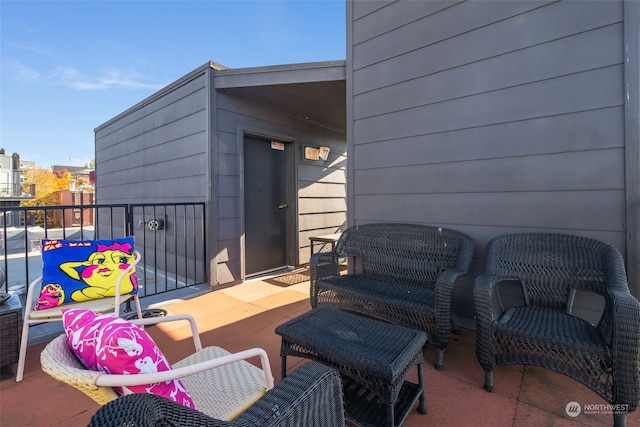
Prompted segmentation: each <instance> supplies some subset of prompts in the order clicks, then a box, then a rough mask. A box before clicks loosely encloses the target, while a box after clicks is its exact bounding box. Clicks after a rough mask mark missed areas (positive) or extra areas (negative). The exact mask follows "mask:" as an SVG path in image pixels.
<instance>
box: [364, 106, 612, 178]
mask: <svg viewBox="0 0 640 427" xmlns="http://www.w3.org/2000/svg"><path fill="white" fill-rule="evenodd" d="M623 114H624V111H623V108H622V107H620V106H617V107H611V108H604V109H598V110H590V111H580V112H577V113H570V114H562V115H558V116H550V117H540V118H534V119H529V120H521V121H517V122H507V123H499V124H495V125H486V126H480V127H473V128H467V129H456V130H454V131H446V132H439V133H432V134H427V135H417V136H412V137H405V138H397V139H396V138H394V139H389V140H385V141H376V142H371V143H359V144H358V145H357V146H356V147H355V152H354V156H353V157H354V158H353V159H352V160H353V161H354V164H355V169H357V170H360V169H369V168H380V167H396V166H397V167H400V166H409V165H417V164H433V163H440V162H453V161H464V160H480V159H495V158H499V157H519V156H530V155H540V154H554V153H562V152H570V151H582V150H598V149H609V148H622V147H623V146H624V126H623ZM612 123H619V125H618V126H611V124H612ZM425 147H428V148H429V149H428V150H425ZM407 153H411V157H410V158H408V156H407Z"/></svg>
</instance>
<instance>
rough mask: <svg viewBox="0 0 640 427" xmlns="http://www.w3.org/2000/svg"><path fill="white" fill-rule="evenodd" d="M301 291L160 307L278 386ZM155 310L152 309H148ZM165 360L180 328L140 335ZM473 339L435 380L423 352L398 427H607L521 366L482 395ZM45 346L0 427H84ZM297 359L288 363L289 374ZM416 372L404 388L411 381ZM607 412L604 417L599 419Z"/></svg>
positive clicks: (273, 285) (463, 337)
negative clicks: (256, 366) (246, 354)
mask: <svg viewBox="0 0 640 427" xmlns="http://www.w3.org/2000/svg"><path fill="white" fill-rule="evenodd" d="M308 296H309V284H308V282H301V283H297V284H290V285H287V286H283V280H280V281H278V280H276V281H275V282H274V280H272V279H269V280H267V279H265V280H254V281H249V282H245V283H243V284H240V285H237V286H234V287H230V288H226V289H221V290H217V291H214V292H210V293H207V294H205V295H200V296H197V297H195V298H192V299H187V300H182V301H179V302H172V304H167V305H164V306H163V308H165V309H167V310H168V311H169V312H170V313H190V314H192V315H193V316H195V318H196V320H197V322H198V327H199V329H200V333H201V336H202V343H203V345H205V346H206V345H217V346H221V347H224V348H226V349H227V350H229V351H231V352H234V351H240V350H243V349H246V348H250V347H262V348H264V349H265V350H266V351H267V353H268V355H269V358H270V361H271V367H272V372H273V375H274V377H275V378H276V382H277V381H279V379H280V372H279V369H280V368H279V367H280V356H279V352H280V337H279V336H278V335H276V334H275V332H274V329H275V327H276V326H278V325H279V324H281V323H283V322H285V321H286V320H288V319H291V318H293V317H295V316H297V315H299V314H301V313H303V312H305V311H308V310H309V309H310V305H309V302H308ZM155 306H158V304H156V305H155ZM148 331H149V333H150V334H151V335H152V337H153V338H154V339H155V340H156V342H157V343H158V345H159V346H160V348H162V349H163V351H164V352H165V355H166V357H167V359H169V361H170V362H175V361H176V360H179V359H181V358H183V357H185V356H186V355H188V354H190V353H191V352H192V351H193V348H192V343H191V341H190V337H189V330H188V328H187V327H186V326H177V327H176V326H174V327H170V326H169V327H168V326H165V325H160V326H154V327H151V328H148ZM474 340H475V333H474V331H471V330H468V329H462V331H461V333H460V334H459V335H455V334H454V335H453V339H452V342H451V343H450V344H449V347H448V348H447V350H446V351H445V359H444V361H445V367H444V370H443V371H437V370H435V369H434V368H433V360H434V351H433V348H432V347H427V348H426V349H425V351H424V353H425V364H424V366H425V369H424V380H425V386H426V399H427V407H428V413H427V414H426V415H421V414H419V413H418V412H417V410H414V411H412V413H411V414H410V415H409V417H408V419H407V421H406V422H405V424H404V425H405V426H407V427H418V426H425V425H429V426H467V425H474V426H517V427H520V426H552V425H553V426H577V425H580V426H606V425H611V424H612V416H611V415H610V414H608V413H599V414H584V413H582V414H580V415H578V416H577V417H576V418H570V417H569V416H568V415H567V414H566V412H565V407H566V405H567V404H568V403H569V402H572V401H575V402H578V403H579V404H580V405H582V406H583V407H584V405H606V402H605V401H604V400H603V399H602V398H600V397H599V396H597V395H596V394H595V393H593V392H592V391H591V390H589V389H587V388H586V387H584V386H582V385H581V384H579V383H578V382H576V381H573V380H571V379H569V378H567V377H565V376H563V375H561V374H557V373H555V372H552V371H549V370H544V369H540V368H536V367H524V366H521V365H515V366H508V367H503V368H499V369H497V370H496V371H495V374H494V378H495V391H494V392H493V393H487V392H486V391H484V389H483V388H482V381H483V372H482V369H481V368H480V365H479V364H478V362H477V360H476V357H475V341H474ZM44 345H45V344H36V345H33V346H30V347H29V349H28V352H27V361H26V368H25V378H24V381H22V382H21V383H16V382H15V380H14V376H13V374H14V373H15V368H16V365H15V364H14V365H12V366H9V367H6V368H5V369H4V371H3V376H2V381H0V425H1V426H3V427H9V426H70V427H73V426H85V425H86V424H87V422H88V421H89V419H90V418H91V415H93V413H94V412H95V411H96V410H97V409H98V405H97V404H96V403H95V402H93V401H92V400H91V399H90V398H89V397H87V396H86V395H84V394H82V393H81V392H79V391H77V390H75V389H74V388H72V387H70V386H68V385H66V384H63V383H60V382H57V381H55V380H53V379H52V378H50V377H49V376H47V375H46V374H44V373H43V372H42V370H41V369H40V362H39V357H40V352H41V351H42V348H43V347H44ZM301 363H305V360H303V359H296V358H292V357H290V358H289V360H288V367H289V371H293V370H295V369H297V368H298V367H299V366H300V364H301ZM415 376H416V372H415V370H414V371H413V372H412V373H410V374H409V377H408V379H409V380H411V381H416V378H415ZM603 412H606V411H603ZM627 422H628V425H629V426H632V425H640V412H639V411H636V412H634V413H632V414H631V415H629V416H628V418H627Z"/></svg>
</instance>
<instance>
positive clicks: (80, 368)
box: [40, 314, 273, 420]
mask: <svg viewBox="0 0 640 427" xmlns="http://www.w3.org/2000/svg"><path fill="white" fill-rule="evenodd" d="M185 320H186V321H188V322H189V324H190V326H191V333H192V338H193V344H194V347H195V350H196V351H195V353H193V354H191V355H190V356H187V357H186V358H184V359H182V360H180V361H179V362H176V363H174V364H173V365H172V366H171V368H172V369H171V370H169V371H163V372H150V373H142V374H129V375H127V374H108V373H105V372H101V371H94V370H90V369H87V368H85V367H84V365H83V364H82V362H80V360H79V359H78V358H77V357H76V356H75V355H74V354H73V352H72V351H71V349H70V348H69V345H68V342H67V336H66V335H65V334H62V335H60V336H59V337H57V338H55V339H54V340H53V341H51V342H50V343H49V344H47V346H46V347H45V348H44V350H43V351H42V353H41V354H40V363H41V365H42V370H43V371H44V372H46V373H47V374H49V375H50V376H51V377H53V378H54V379H56V380H58V381H62V382H64V383H66V384H68V385H70V386H72V387H75V388H76V389H78V390H80V391H81V392H83V393H84V394H86V395H87V396H89V397H91V398H92V399H93V400H95V401H96V402H97V403H99V404H101V405H104V404H106V403H108V402H111V401H113V400H116V399H118V395H117V394H116V391H115V390H114V387H119V386H120V387H122V386H134V385H145V384H155V383H161V382H165V381H170V380H173V379H180V380H181V381H182V383H183V385H184V387H185V389H186V391H187V392H188V393H189V394H190V395H191V398H192V399H193V402H194V403H195V406H196V408H198V409H199V410H200V411H202V412H204V413H206V414H208V415H209V416H212V417H216V418H219V419H225V420H230V419H233V418H235V417H236V416H238V414H239V413H241V412H242V411H244V410H245V409H246V408H248V407H249V406H251V405H252V404H253V403H255V402H256V401H257V400H258V399H260V398H261V397H262V396H264V394H265V393H266V392H267V391H268V390H269V389H271V388H272V387H273V375H272V374H271V366H270V364H269V358H268V356H267V353H266V352H265V351H264V350H263V349H261V348H252V349H248V350H244V351H240V352H238V353H229V352H228V351H226V350H225V349H223V348H221V347H215V346H211V347H204V348H203V347H202V343H201V341H200V336H199V335H198V328H197V325H196V322H195V319H194V318H193V317H192V316H191V315H188V314H174V315H170V316H164V317H152V318H146V319H134V320H132V321H131V322H132V323H135V324H137V325H141V326H145V325H153V324H158V323H165V322H175V321H185ZM257 357H259V358H260V362H261V366H262V369H260V368H258V367H257V366H254V365H253V364H251V363H249V362H248V361H247V360H245V359H249V358H257Z"/></svg>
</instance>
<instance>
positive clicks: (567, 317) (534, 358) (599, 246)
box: [473, 233, 640, 425]
mask: <svg viewBox="0 0 640 427" xmlns="http://www.w3.org/2000/svg"><path fill="white" fill-rule="evenodd" d="M501 282H507V283H510V284H519V285H520V286H521V289H522V300H523V301H524V302H523V303H521V304H519V305H513V306H512V307H508V308H506V307H505V306H503V302H504V301H503V300H502V299H501V294H500V292H499V288H500V287H501V285H499V284H500V283H501ZM577 292H588V293H594V294H597V295H600V296H601V297H602V299H603V300H604V309H603V312H602V314H601V317H600V320H599V322H597V325H593V324H592V323H590V322H589V321H587V320H584V319H583V318H580V317H578V316H576V315H575V313H574V307H573V302H574V298H575V297H576V293H577ZM473 294H474V300H475V306H476V321H477V341H476V354H477V357H478V361H479V362H480V364H481V365H482V368H483V369H484V371H485V385H484V387H485V389H486V390H487V391H492V390H493V369H494V368H495V367H499V366H504V365H509V364H526V365H536V366H540V367H543V368H548V369H553V370H555V371H557V372H560V373H562V374H565V375H567V376H569V377H571V378H573V379H575V380H577V381H579V382H580V383H582V384H584V385H585V386H587V387H589V388H590V389H592V390H593V391H594V392H596V393H597V394H599V395H600V396H601V397H602V398H604V399H605V400H606V401H607V402H609V403H610V404H611V405H615V406H613V408H615V409H614V424H615V425H625V422H626V415H627V413H628V412H632V411H634V410H635V409H636V407H637V405H638V394H639V393H640V302H638V300H636V299H635V298H634V297H633V296H632V295H631V294H630V292H629V288H628V286H627V279H626V272H625V267H624V263H623V260H622V256H621V255H620V253H619V252H618V250H617V249H616V248H614V247H613V246H611V245H609V244H606V243H604V242H600V241H597V240H593V239H589V238H585V237H578V236H570V235H563V234H543V233H531V234H512V235H504V236H500V237H497V238H495V239H493V240H492V241H491V242H489V244H488V245H487V253H486V264H485V272H484V274H482V275H481V276H479V277H477V278H476V281H475V284H474V289H473ZM618 405H620V406H618Z"/></svg>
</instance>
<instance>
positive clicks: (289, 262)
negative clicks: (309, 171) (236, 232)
mask: <svg viewBox="0 0 640 427" xmlns="http://www.w3.org/2000/svg"><path fill="white" fill-rule="evenodd" d="M237 135H238V181H239V194H238V214H239V216H240V279H241V280H242V281H244V280H245V279H246V278H247V275H246V269H245V266H246V258H245V238H244V236H245V208H244V138H245V137H253V138H259V139H265V140H274V141H278V142H282V143H284V144H286V149H285V154H286V158H285V164H286V171H285V173H286V175H285V185H286V194H287V197H286V199H287V200H286V203H287V205H289V207H288V208H287V215H286V231H285V233H286V236H285V242H286V254H285V260H286V266H287V267H292V266H296V265H298V258H299V245H298V232H297V231H298V187H297V185H296V183H297V182H298V179H297V168H296V158H297V157H296V152H297V146H298V144H297V142H296V139H295V138H294V137H292V136H290V135H284V134H280V133H277V132H271V131H267V130H263V129H258V128H252V127H247V126H238V134H237ZM252 276H253V275H252ZM252 276H250V277H252Z"/></svg>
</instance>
